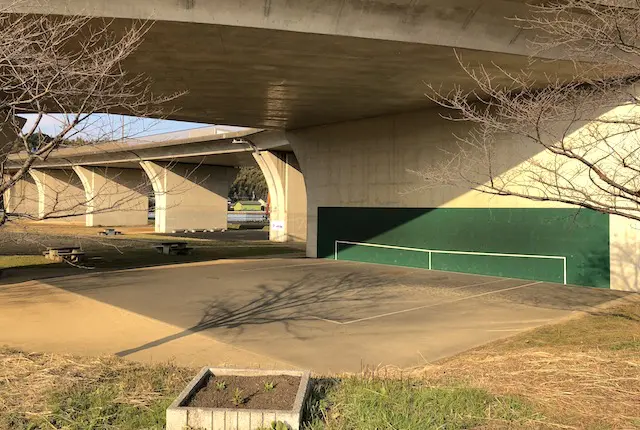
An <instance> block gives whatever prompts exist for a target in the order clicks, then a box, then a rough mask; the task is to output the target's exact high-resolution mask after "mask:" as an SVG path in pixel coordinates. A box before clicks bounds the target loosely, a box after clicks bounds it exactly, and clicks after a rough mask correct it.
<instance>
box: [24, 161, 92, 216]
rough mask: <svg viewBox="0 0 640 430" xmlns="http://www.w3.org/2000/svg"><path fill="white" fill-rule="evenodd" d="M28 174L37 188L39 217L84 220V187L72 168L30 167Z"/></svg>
mask: <svg viewBox="0 0 640 430" xmlns="http://www.w3.org/2000/svg"><path fill="white" fill-rule="evenodd" d="M29 174H30V175H31V177H32V178H33V180H34V182H35V184H36V187H37V189H38V217H39V218H40V219H53V220H57V221H65V222H84V214H85V211H86V204H87V202H86V199H85V193H84V187H83V186H82V182H81V181H80V178H79V177H78V176H77V175H76V174H75V173H74V172H73V170H71V169H69V170H63V169H60V170H56V169H31V170H30V171H29Z"/></svg>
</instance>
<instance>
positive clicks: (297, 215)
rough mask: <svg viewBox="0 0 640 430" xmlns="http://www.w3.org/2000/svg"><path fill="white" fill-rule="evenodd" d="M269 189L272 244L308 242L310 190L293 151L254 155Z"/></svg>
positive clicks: (270, 236) (262, 152) (263, 152)
mask: <svg viewBox="0 0 640 430" xmlns="http://www.w3.org/2000/svg"><path fill="white" fill-rule="evenodd" d="M253 156H254V158H255V160H256V162H257V163H258V166H259V167H260V170H261V171H262V173H263V175H264V177H265V179H266V181H267V185H268V187H269V198H270V206H269V210H270V223H271V225H270V229H269V239H270V240H271V241H272V242H289V241H293V242H304V241H306V240H307V191H306V188H305V185H304V177H303V175H302V170H301V169H300V164H299V163H298V160H297V159H296V156H295V154H294V153H293V152H267V151H261V152H258V153H254V154H253Z"/></svg>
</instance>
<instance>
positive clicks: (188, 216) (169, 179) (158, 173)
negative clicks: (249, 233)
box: [140, 161, 237, 233]
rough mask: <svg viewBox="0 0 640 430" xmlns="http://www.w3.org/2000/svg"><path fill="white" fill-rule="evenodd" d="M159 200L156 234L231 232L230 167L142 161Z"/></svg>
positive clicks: (231, 176)
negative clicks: (229, 207) (204, 230)
mask: <svg viewBox="0 0 640 430" xmlns="http://www.w3.org/2000/svg"><path fill="white" fill-rule="evenodd" d="M140 165H141V166H142V168H143V169H144V171H145V172H146V174H147V176H148V177H149V181H150V182H151V184H152V186H153V191H154V193H155V196H156V200H155V202H156V212H155V216H156V219H155V222H156V233H167V232H168V233H171V232H172V231H173V230H185V229H196V230H203V229H207V230H209V229H223V228H227V195H228V193H229V187H230V186H231V183H232V182H233V180H234V178H235V177H236V174H237V171H236V169H234V168H230V167H220V166H205V165H200V166H199V165H194V164H182V163H169V162H158V163H154V162H152V161H142V162H140Z"/></svg>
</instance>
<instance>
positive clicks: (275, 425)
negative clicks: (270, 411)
mask: <svg viewBox="0 0 640 430" xmlns="http://www.w3.org/2000/svg"><path fill="white" fill-rule="evenodd" d="M262 430H291V427H289V426H288V425H287V424H285V423H283V422H282V421H273V422H272V423H271V425H270V426H269V427H266V428H264V429H262Z"/></svg>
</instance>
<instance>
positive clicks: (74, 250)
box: [42, 246, 85, 263]
mask: <svg viewBox="0 0 640 430" xmlns="http://www.w3.org/2000/svg"><path fill="white" fill-rule="evenodd" d="M42 255H44V257H45V258H46V259H48V260H53V261H56V262H58V263H61V262H63V261H65V260H66V261H70V262H71V263H80V262H82V261H84V259H85V253H84V251H83V250H82V248H80V247H79V246H61V247H49V248H47V250H46V251H44V252H43V253H42Z"/></svg>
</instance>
